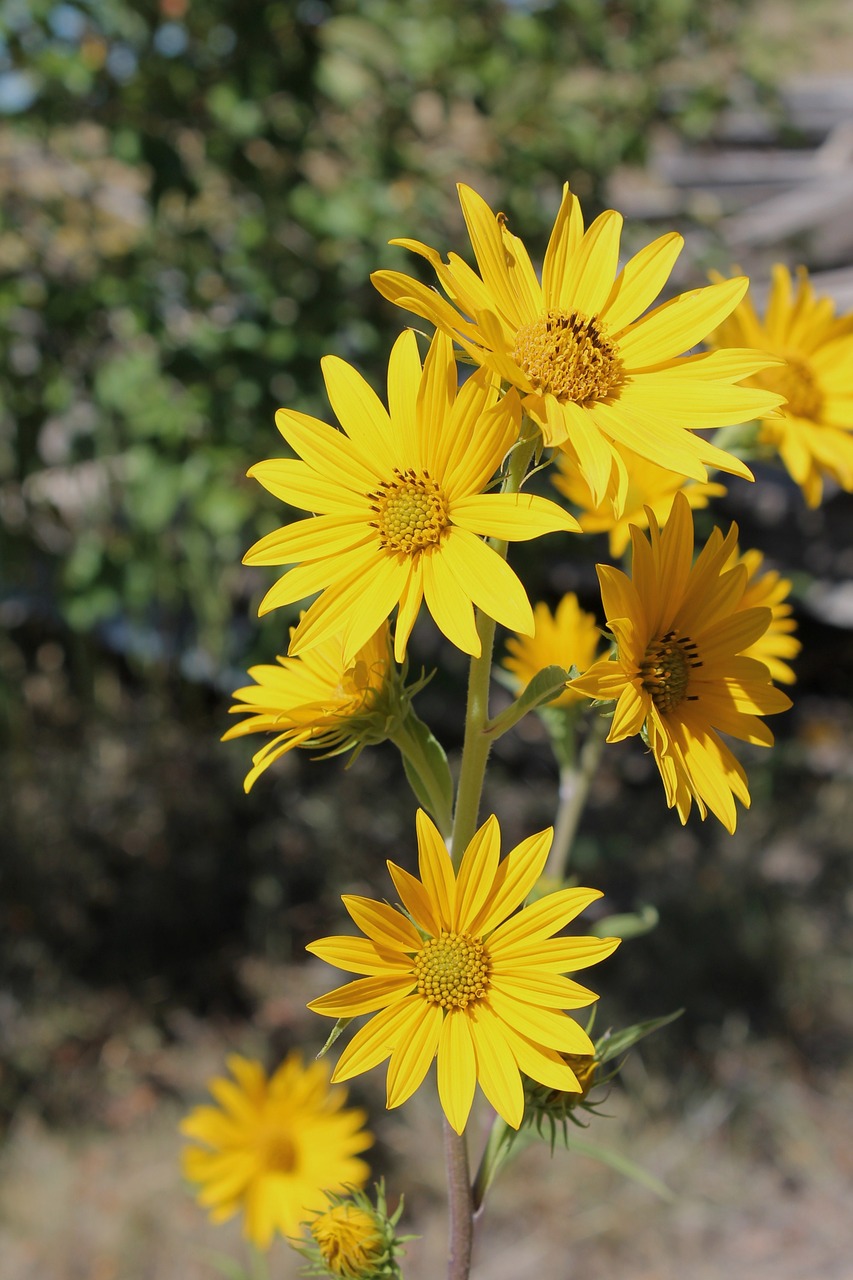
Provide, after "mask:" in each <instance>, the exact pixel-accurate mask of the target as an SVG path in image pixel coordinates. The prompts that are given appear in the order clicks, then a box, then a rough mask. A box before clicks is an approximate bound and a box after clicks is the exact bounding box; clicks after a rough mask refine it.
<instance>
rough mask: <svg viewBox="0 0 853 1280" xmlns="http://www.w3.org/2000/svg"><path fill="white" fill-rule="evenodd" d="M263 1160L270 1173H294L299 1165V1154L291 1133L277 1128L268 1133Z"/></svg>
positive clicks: (264, 1140)
mask: <svg viewBox="0 0 853 1280" xmlns="http://www.w3.org/2000/svg"><path fill="white" fill-rule="evenodd" d="M261 1160H262V1163H263V1166H264V1168H265V1169H266V1170H267V1171H268V1172H269V1173H293V1172H294V1170H295V1169H296V1168H297V1165H298V1156H297V1152H296V1147H295V1146H294V1145H293V1140H292V1139H291V1137H290V1135H289V1134H287V1133H283V1132H281V1131H278V1132H277V1131H276V1130H273V1131H272V1132H271V1133H268V1134H266V1135H265V1136H264V1139H263V1142H262V1154H261Z"/></svg>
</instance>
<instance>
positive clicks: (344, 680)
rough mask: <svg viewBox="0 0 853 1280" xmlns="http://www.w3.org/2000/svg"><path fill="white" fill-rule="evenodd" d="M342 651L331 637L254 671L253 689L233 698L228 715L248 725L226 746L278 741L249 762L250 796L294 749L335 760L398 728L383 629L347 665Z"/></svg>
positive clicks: (239, 726) (394, 685)
mask: <svg viewBox="0 0 853 1280" xmlns="http://www.w3.org/2000/svg"><path fill="white" fill-rule="evenodd" d="M293 630H294V628H293V627H291V634H292V633H293ZM342 650H343V641H342V638H341V636H340V635H336V636H331V637H330V638H329V639H328V640H324V641H323V642H322V643H321V644H318V645H317V647H316V648H315V649H311V650H309V651H308V652H307V653H305V654H303V655H302V656H301V657H299V658H282V657H279V658H277V659H276V662H277V663H278V665H277V666H260V667H252V668H251V669H250V670H249V675H250V676H251V678H252V679H253V680H254V681H255V684H253V685H247V686H246V688H244V689H237V690H235V693H234V697H235V698H237V699H239V701H238V702H237V703H236V704H235V705H234V706H233V707H231V708H230V710H231V713H232V714H237V715H244V716H246V719H245V720H241V721H240V723H239V724H235V725H234V726H233V727H232V728H231V729H229V730H228V731H227V733H224V734H223V735H222V739H223V741H226V740H227V739H229V738H240V737H244V736H245V735H246V734H249V733H274V734H275V735H276V736H275V737H274V738H273V739H272V741H271V742H267V743H265V744H264V746H263V747H261V749H260V750H259V751H258V752H256V754H255V755H254V756H253V757H252V766H253V767H252V768H251V769H250V770H249V772H248V773H247V774H246V780H245V782H244V784H243V785H244V788H245V790H246V791H247V792H248V791H250V790H251V788H252V786H253V784H254V783H255V781H256V780H257V779H258V778H259V777H260V775H261V774H262V773H263V772H264V770H265V769H268V768H269V766H270V765H271V764H272V763H273V761H274V760H277V759H278V758H279V756H282V755H284V754H285V752H287V751H291V750H293V748H294V747H309V748H311V749H313V750H319V751H322V752H323V753H325V754H328V755H334V754H338V753H339V752H342V751H349V750H351V749H356V750H357V749H358V748H359V747H362V746H365V745H367V744H369V743H376V742H381V741H382V740H383V739H384V738H386V737H387V736H388V730H389V728H390V727H391V726H392V725H393V723H394V720H395V714H394V703H393V692H394V691H395V690H398V689H399V681H398V679H397V672H396V670H395V668H394V663H393V660H392V657H391V641H390V635H389V628H388V623H387V622H383V624H382V626H381V627H380V628H379V630H378V631H377V632H376V634H375V635H374V636H371V638H370V639H369V640H368V642H367V644H366V645H364V646H363V648H361V649H359V651H358V652H357V653H356V655H355V657H354V658H353V659H352V660H351V661H349V662H346V661H344V658H343V655H342ZM398 705H399V699H398Z"/></svg>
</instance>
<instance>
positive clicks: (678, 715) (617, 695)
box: [572, 493, 791, 831]
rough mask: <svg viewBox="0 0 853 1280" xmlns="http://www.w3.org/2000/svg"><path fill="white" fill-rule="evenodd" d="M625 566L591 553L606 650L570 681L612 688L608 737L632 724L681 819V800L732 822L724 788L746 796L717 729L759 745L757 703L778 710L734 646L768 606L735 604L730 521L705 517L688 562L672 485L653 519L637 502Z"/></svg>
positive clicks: (683, 509) (765, 679) (741, 644)
mask: <svg viewBox="0 0 853 1280" xmlns="http://www.w3.org/2000/svg"><path fill="white" fill-rule="evenodd" d="M631 541H632V546H633V566H632V576H631V577H630V578H629V577H628V576H627V575H626V574H624V573H622V572H621V570H619V569H614V568H613V567H612V566H610V565H598V566H597V569H598V578H599V582H600V584H601V597H602V602H603V604H604V611H605V615H606V617H607V625H608V627H609V629H610V631H611V633H612V634H613V636H614V637H615V639H616V644H617V652H616V656H615V658H612V657H611V658H603V659H601V660H600V661H599V662H596V663H594V664H593V666H592V667H590V669H589V671H587V672H585V673H584V674H583V675H582V676H579V677H578V679H577V680H574V681H573V682H572V684H573V687H574V688H575V689H578V690H579V691H580V692H581V693H585V694H586V695H587V696H588V697H590V698H598V699H601V700H604V701H609V700H611V699H615V700H616V708H615V710H614V713H613V724H612V726H611V729H610V732H609V734H608V737H607V741H608V742H619V741H621V740H622V739H623V738H628V737H631V736H632V735H634V734H638V733H642V734H644V736H645V737H646V739H647V741H648V744H649V746H650V748H651V750H652V754H653V755H654V758H655V763H656V764H657V766H658V769H659V771H660V774H661V778H662V779H663V784H664V789H665V792H666V800H667V804H668V805H669V806H670V808H672V807H673V806H674V807H675V808H676V809H677V810H678V814H679V817H680V818H681V821H682V822H686V821H687V816H688V814H689V813H690V809H691V806H692V803H693V801H695V802H696V805H697V808H698V809H699V812H700V814H701V815H702V817H703V818H704V817H705V816H706V814H707V811H708V810H709V809H710V810H711V812H712V813H714V814H715V815H716V816H717V817H718V818H719V820H720V822H722V824H723V826H724V827H726V829H727V830H728V831H734V829H735V825H736V821H737V814H736V809H735V798H737V799H738V800H740V802H741V803H742V804H743V805H745V806H747V807H748V806H749V803H750V799H749V789H748V786H747V778H746V773H745V771H744V769H743V767H742V766H741V764H740V763H739V762H738V760H736V758H735V757H734V755H733V754H732V752H731V751H730V750H729V748H728V747H727V746H726V744H725V743H724V742H723V740H722V739H721V738H720V736H719V733H720V732H722V733H724V734H726V735H728V736H729V737H733V738H739V739H741V740H742V741H744V742H751V743H756V744H759V745H761V746H771V745H772V743H773V735H772V733H771V732H770V730H769V729H768V728H767V726H766V725H765V724H764V722H763V721H762V720H760V719H759V718H758V717H759V716H762V715H772V714H775V713H776V712H779V711H785V710H787V708H788V707H790V705H791V701H790V699H789V698H788V697H787V696H786V695H785V694H784V693H782V692H781V690H779V689H776V688H775V687H774V686H773V684H772V683H771V681H770V673H769V671H768V670H767V667H766V666H765V664H764V663H763V662H760V661H758V660H756V658H753V657H748V656H747V654H746V651H747V650H749V649H750V647H751V646H752V645H754V644H755V643H756V641H757V640H759V638H760V637H761V636H762V635H763V634H764V633H765V632H766V631H767V628H768V627H769V625H770V621H771V613H770V609H769V608H743V607H742V604H743V596H744V592H745V590H746V586H747V577H748V573H747V569H746V566H745V565H743V564H736V565H734V566H733V567H731V568H727V567H726V566H727V564H728V563H729V561H730V559H731V558H732V556H733V554H734V552H735V549H736V546H737V527H736V526H735V525H732V527H731V529H730V531H729V533H728V535H727V536H726V537H725V538H723V535H722V534H721V533H720V531H719V529H714V530H713V531H712V533H711V536H710V538H709V539H708V541H707V543H706V544H705V546H704V548H703V550H702V551H701V553H700V554H699V556H698V558H697V560H696V563H695V564H694V563H693V519H692V515H691V512H690V507H689V505H688V502H687V499H686V498H685V496H684V494H683V493H677V494H676V495H675V500H674V502H673V506H672V511H671V513H670V517H669V520H668V522H667V524H666V527H665V528H664V529H663V531H661V529H660V526H659V525H658V522H657V520H656V519H655V518H654V515H653V514H652V513H651V512H650V513H649V538H648V539H646V537H645V536H644V535H643V534H642V533H641V532H640V530H638V529H632V530H631Z"/></svg>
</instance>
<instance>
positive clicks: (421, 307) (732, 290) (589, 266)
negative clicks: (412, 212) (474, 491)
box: [371, 185, 781, 504]
mask: <svg viewBox="0 0 853 1280" xmlns="http://www.w3.org/2000/svg"><path fill="white" fill-rule="evenodd" d="M458 190H459V199H460V202H461V204H462V212H463V214H464V216H465V222H466V224H467V227H468V233H469V235H470V238H471V243H472V246H473V249H474V255H475V257H476V260H477V266H478V268H479V271H480V274H479V275H477V274H476V273H475V272H474V271H472V270H471V268H470V267H469V266H467V264H466V263H465V262H464V261H463V260H462V259H461V258H460V257H458V255H457V254H450V256H449V257H448V260H447V262H446V263H445V262H443V261H442V259H441V255H440V254H439V253H438V252H437V251H436V250H435V249H431V248H429V247H428V246H427V245H424V244H422V243H421V242H420V241H417V240H405V239H403V240H393V241H392V242H391V243H392V244H399V245H402V246H403V247H404V248H407V249H410V250H411V251H412V252H413V253H417V254H419V255H420V256H421V257H423V258H426V259H427V261H428V262H429V263H430V264H431V266H432V267H433V268H434V270H435V272H436V275H437V276H438V279H439V282H440V284H441V285H442V287H443V288H444V290H445V292H446V294H447V295H448V297H449V298H450V302H448V301H446V300H445V299H444V298H442V297H441V295H440V294H438V293H437V292H436V291H435V290H433V289H429V288H427V287H426V286H425V285H423V284H420V283H419V282H418V281H417V280H414V279H412V278H411V277H409V276H406V275H403V274H402V273H400V272H398V271H378V272H376V273H375V274H374V275H373V276H372V277H371V278H372V280H373V283H374V284H375V285H376V288H377V289H378V290H379V292H380V293H381V294H382V295H383V297H385V298H388V299H389V301H391V302H394V303H396V304H397V305H398V306H401V307H405V308H406V310H408V311H412V312H414V313H415V314H416V315H419V316H423V317H424V318H425V319H427V320H429V321H431V322H432V323H433V324H434V325H436V327H437V328H438V329H440V330H443V331H444V332H445V333H448V334H450V335H451V336H452V337H453V338H454V339H455V340H456V342H458V343H459V345H460V346H461V347H462V348H463V349H464V351H465V352H466V353H467V354H468V355H469V356H470V357H471V358H472V359H473V360H474V361H475V362H476V363H477V364H481V365H483V366H484V367H485V368H487V369H490V370H491V371H492V372H493V373H494V374H496V375H497V376H498V377H499V378H501V379H502V380H503V381H505V382H507V383H509V385H510V386H512V387H516V388H518V390H519V391H520V393H521V395H522V404H523V407H524V410H525V412H526V413H527V414H528V415H529V416H530V417H531V418H532V419H533V420H534V421H535V422H536V423H538V424H539V427H540V429H541V432H542V436H543V439H544V441H545V444H546V445H552V446H557V447H560V446H563V445H565V444H567V443H568V444H570V445H571V448H572V449H573V451H574V454H575V456H576V457H577V459H578V463H579V466H580V467H581V469H582V471H583V473H584V476H585V477H586V480H587V483H588V485H589V488H590V490H591V492H592V495H593V501H594V502H595V503H596V504H598V503H600V502H602V501H603V500H604V498H605V495H606V494H607V492H608V488H610V487H611V486H612V487H613V489H614V491H615V493H616V494H617V496H618V497H620V498H621V496H622V495H623V494H624V489H625V483H626V477H625V475H624V473H623V472H621V468H622V466H623V464H622V462H621V459H620V456H619V454H618V453H617V452H616V451H615V450H614V447H613V446H614V444H620V445H625V446H627V447H630V448H631V449H633V450H634V451H635V452H636V453H639V454H641V455H642V456H643V457H645V458H648V459H649V460H650V461H652V462H657V463H658V465H660V466H665V467H669V468H670V469H672V470H673V471H678V472H680V473H681V474H682V475H684V476H690V477H692V478H693V479H694V480H706V479H707V472H706V469H705V466H706V464H707V465H709V466H714V467H717V468H719V469H720V470H721V471H730V472H732V473H733V474H735V475H740V476H745V477H747V478H749V479H751V472H750V471H749V470H748V468H747V467H746V466H745V465H744V463H742V462H741V461H740V460H739V459H737V458H735V457H733V456H732V455H731V454H728V453H725V452H723V450H721V449H718V448H715V447H714V446H713V445H711V444H709V443H708V442H707V441H706V440H704V439H702V438H701V437H700V436H697V435H694V434H693V430H694V429H704V428H715V427H721V426H728V425H732V424H735V423H740V422H746V421H748V420H750V419H752V418H755V417H756V416H758V415H759V414H763V413H766V412H770V411H771V410H772V409H773V407H774V406H775V405H777V404H779V403H781V397H779V396H777V395H774V394H771V393H767V392H763V391H759V390H756V389H755V388H745V387H743V386H740V385H738V384H739V382H740V380H741V379H743V378H745V377H747V376H748V375H750V374H754V373H757V372H758V370H760V369H763V368H765V367H766V365H767V363H768V359H767V357H765V356H762V355H761V354H760V353H759V352H756V351H745V350H732V351H718V352H713V353H709V354H704V355H694V356H684V354H683V353H684V352H686V351H689V350H690V349H691V348H692V347H694V346H696V344H697V343H699V342H701V341H702V340H703V339H704V338H705V337H706V336H707V335H708V334H709V333H710V332H711V331H712V330H713V329H715V328H716V327H717V326H718V325H719V324H720V322H721V321H722V320H723V319H724V318H725V317H726V316H727V315H728V314H729V312H730V311H731V310H732V308H733V307H734V306H735V305H736V304H737V302H738V301H739V300H740V298H741V297H743V294H744V293H745V292H746V288H747V284H748V281H747V280H746V279H745V278H743V279H739V280H730V281H727V282H725V283H722V284H714V285H710V286H707V287H705V288H701V289H694V290H693V291H692V292H690V293H683V294H680V295H679V296H678V297H676V298H672V299H671V300H670V301H668V302H665V303H663V304H662V305H660V306H658V307H656V308H655V309H654V310H653V311H650V312H648V314H644V312H646V309H647V308H648V307H649V306H650V305H651V304H652V303H653V302H654V301H655V299H656V298H657V297H658V295H659V294H660V292H661V290H662V289H663V288H664V286H665V284H666V282H667V280H668V278H669V275H670V272H671V271H672V268H673V265H674V263H675V260H676V258H677V257H678V255H679V253H680V252H681V248H682V245H683V240H682V238H681V236H679V235H677V234H675V233H674V232H673V233H671V234H669V235H665V236H661V237H660V239H658V240H655V241H654V242H653V243H652V244H650V245H648V246H647V247H646V248H645V249H642V250H640V252H639V253H637V254H635V256H634V257H633V258H631V259H630V260H629V261H628V262H627V263H626V264H625V266H624V267H623V269H622V271H621V272H619V273H618V275H617V265H618V259H619V240H620V236H621V230H622V216H621V214H619V213H616V212H615V211H614V210H612V209H610V210H607V211H606V212H605V213H602V214H601V215H600V216H599V217H598V218H596V220H595V221H594V222H593V223H592V225H591V226H590V227H589V228H588V229H587V230H586V231H584V225H583V215H582V213H581V208H580V204H579V202H578V200H577V199H576V198H575V196H573V195H572V194H571V193H570V192H569V188H568V185H566V186H565V187H564V188H563V199H562V204H561V205H560V210H559V213H558V214H557V220H556V222H555V224H554V229H553V231H552V233H551V239H550V243H549V244H548V248H547V250H546V253H545V260H544V265H543V270H542V282H541V284H540V282H539V280H538V278H537V276H536V273H535V271H534V269H533V266H532V263H531V261H530V258H529V256H528V254H527V250H526V249H525V247H524V245H523V243H522V242H521V240H519V239H518V237H517V236H514V235H512V234H511V232H510V230H509V228H508V226H507V220H506V217H505V216H504V215H503V214H502V213H498V214H497V215H495V214H494V213H493V212H492V210H491V209H490V208H489V207H488V205H487V204H486V203H485V201H484V200H483V199H482V198H481V197H480V196H479V195H477V193H476V192H475V191H472V190H471V188H470V187H466V186H464V185H460V186H459V188H458ZM774 363H775V361H774ZM614 470H615V471H617V472H618V473H620V474H619V476H618V478H617V480H616V482H615V484H614V483H613V481H612V473H613V471H614Z"/></svg>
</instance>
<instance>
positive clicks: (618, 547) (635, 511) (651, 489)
mask: <svg viewBox="0 0 853 1280" xmlns="http://www.w3.org/2000/svg"><path fill="white" fill-rule="evenodd" d="M614 449H615V451H616V452H617V453H618V454H619V455H620V457H621V459H622V461H623V463H624V465H625V471H626V472H627V476H628V487H627V490H626V493H625V496H624V498H623V500H622V503H620V502H619V500H618V497H617V494H616V493H615V491H614V489H613V486H611V487H610V488H609V489H608V492H607V496H606V497H605V499H604V501H603V502H601V503H595V502H593V499H592V494H591V493H590V490H589V485H588V484H587V483H586V480H585V479H584V475H583V472H582V471H581V469H580V468H579V467H578V465H577V463H576V462H574V461H573V460H572V458H571V457H570V455H569V454H568V453H567V452H565V451H564V450H561V451H560V452H559V453H558V454H557V458H556V462H557V467H556V470H555V471H553V472H552V479H553V482H554V488H555V489H558V490H559V491H560V493H562V494H563V495H564V496H565V497H566V498H568V499H569V501H570V502H571V503H573V504H574V505H575V506H576V507H578V508H579V510H578V522H579V523H580V527H581V529H582V530H583V532H584V533H607V534H608V535H609V542H610V554H611V556H612V557H613V559H614V560H618V559H619V558H620V556H621V555H622V553H623V552H624V550H625V548H626V547H627V546H628V543H629V542H630V541H631V533H630V526H631V525H632V524H633V525H636V526H637V528H638V529H648V527H649V521H648V517H647V516H646V508H647V507H649V508H650V509H651V511H652V513H653V515H654V517H655V519H656V520H657V522H658V524H659V525H661V526H663V525H664V524H665V523H666V519H667V516H668V515H669V511H670V507H671V506H672V500H673V498H674V497H675V495H676V493H678V491H679V489H682V490H683V491H684V496H685V497H686V499H687V501H688V503H689V504H690V506H691V508H692V510H694V511H699V510H701V509H702V508H704V507H707V505H708V503H709V501H710V500H711V498H721V497H722V496H723V495H724V494H725V492H726V487H725V485H722V484H717V483H716V482H715V481H709V482H708V483H707V484H703V483H701V482H697V481H685V479H684V476H682V475H678V474H677V473H676V472H675V471H668V470H666V469H665V468H664V467H659V466H658V465H657V463H656V462H649V460H648V458H641V457H640V455H639V454H638V453H634V452H633V451H632V450H631V449H625V448H623V447H622V446H620V445H615V446H614ZM614 478H615V473H614ZM623 503H624V505H622V504H623ZM620 506H622V513H621V515H619V514H617V512H618V511H619V508H620Z"/></svg>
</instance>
